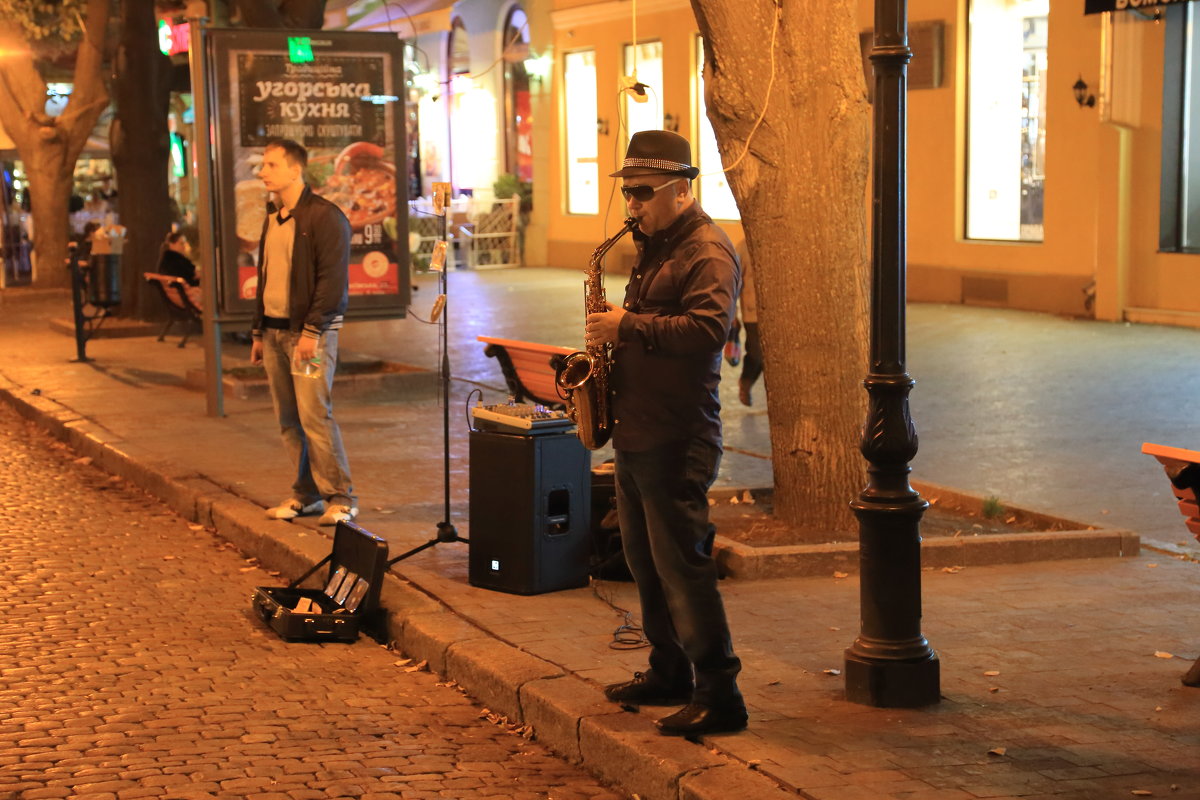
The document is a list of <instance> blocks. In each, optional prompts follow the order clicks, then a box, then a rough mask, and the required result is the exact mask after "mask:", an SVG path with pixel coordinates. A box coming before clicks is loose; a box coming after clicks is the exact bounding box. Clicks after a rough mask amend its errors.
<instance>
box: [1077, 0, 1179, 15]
mask: <svg viewBox="0 0 1200 800" xmlns="http://www.w3.org/2000/svg"><path fill="white" fill-rule="evenodd" d="M1183 2H1188V0H1084V3H1083V13H1084V14H1103V13H1104V12H1105V11H1135V10H1137V9H1147V8H1159V7H1162V6H1170V5H1175V4H1176V3H1183Z"/></svg>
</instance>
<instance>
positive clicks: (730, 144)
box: [692, 0, 869, 542]
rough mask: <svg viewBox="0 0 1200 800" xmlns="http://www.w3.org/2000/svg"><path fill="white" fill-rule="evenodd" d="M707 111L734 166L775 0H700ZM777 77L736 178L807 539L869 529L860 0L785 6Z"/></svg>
mask: <svg viewBox="0 0 1200 800" xmlns="http://www.w3.org/2000/svg"><path fill="white" fill-rule="evenodd" d="M692 8H693V10H694V11H695V14H696V20H697V22H698V24H699V27H700V32H701V34H702V35H703V36H704V47H705V57H704V87H705V100H706V102H707V106H708V116H709V119H710V120H711V122H712V125H713V129H714V131H715V132H716V136H717V142H718V144H719V146H720V150H721V154H722V159H723V160H724V163H725V165H726V167H727V168H728V167H729V166H731V165H732V164H733V162H734V160H735V159H736V158H737V157H738V155H739V154H741V153H742V150H743V147H744V146H745V143H746V140H747V137H748V136H750V132H751V129H752V128H753V126H754V123H755V120H757V119H758V116H759V114H760V113H761V112H762V109H763V103H764V101H765V100H766V94H767V92H766V89H767V85H768V82H769V80H770V76H771V58H770V56H769V54H768V53H765V52H764V49H765V48H768V47H769V44H770V41H771V31H772V27H773V25H774V23H775V15H776V9H777V6H776V4H775V3H774V2H771V0H692ZM779 14H780V20H779V25H778V31H777V34H776V35H777V41H776V46H775V81H774V85H773V88H772V91H771V97H770V102H769V105H768V106H767V111H766V116H765V117H764V119H763V121H762V123H761V125H760V126H759V127H758V129H757V131H755V132H754V134H753V138H752V140H751V144H750V149H749V152H748V153H747V154H746V156H745V158H744V159H743V160H742V161H741V162H740V164H738V165H737V166H736V167H735V168H734V169H732V170H731V171H729V173H728V175H729V183H730V186H731V188H732V190H733V194H734V197H735V198H736V199H737V203H738V208H739V209H741V213H742V224H743V226H744V228H745V231H746V244H747V246H748V249H749V253H750V258H751V260H752V262H753V264H754V270H753V279H754V281H755V289H756V290H757V293H758V313H759V329H760V332H761V336H762V345H763V356H764V362H765V372H764V380H765V383H766V390H767V405H768V409H769V412H770V429H771V451H772V459H773V463H774V469H775V514H776V516H777V517H779V518H780V519H781V520H783V521H784V522H786V523H788V524H789V526H791V527H792V528H793V529H794V530H796V531H797V532H798V534H799V536H800V538H802V539H803V540H804V541H814V542H815V541H831V540H845V539H847V538H854V537H855V536H856V530H857V525H856V524H855V521H854V516H853V514H852V513H851V511H850V507H849V503H850V501H851V500H853V499H854V498H855V497H856V496H857V495H858V493H859V492H860V491H861V490H862V487H863V484H864V482H865V464H864V462H863V459H862V456H861V455H860V454H859V451H858V444H859V440H860V437H861V429H862V424H863V420H864V419H865V417H866V395H865V393H864V391H863V388H862V380H863V376H864V375H865V374H866V369H867V332H868V319H867V277H868V274H869V273H868V265H869V261H868V255H867V224H866V206H865V193H866V184H867V168H868V146H869V132H868V127H867V124H868V107H867V102H866V89H865V84H864V81H863V73H862V60H861V55H860V52H859V48H858V33H857V27H856V23H855V17H854V14H855V4H854V3H852V2H848V0H835V2H833V3H832V4H830V3H817V2H814V0H792V1H791V2H788V3H784V4H782V11H780V12H779Z"/></svg>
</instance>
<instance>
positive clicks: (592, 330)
mask: <svg viewBox="0 0 1200 800" xmlns="http://www.w3.org/2000/svg"><path fill="white" fill-rule="evenodd" d="M604 305H605V307H606V308H607V309H608V310H607V311H601V312H598V313H595V314H588V315H587V321H586V324H585V325H584V327H583V340H584V341H585V342H586V343H587V346H588V347H597V346H602V345H606V344H616V343H617V337H618V334H617V331H618V330H619V329H620V327H621V317H623V316H625V309H623V308H621V307H620V306H614V305H613V304H612V303H605V304H604Z"/></svg>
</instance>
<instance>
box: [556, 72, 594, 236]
mask: <svg viewBox="0 0 1200 800" xmlns="http://www.w3.org/2000/svg"><path fill="white" fill-rule="evenodd" d="M563 97H564V98H565V104H566V108H565V109H564V114H565V116H566V120H567V124H566V131H567V147H566V151H567V213H568V214H598V213H600V191H599V183H600V167H599V164H598V163H597V162H596V156H597V154H598V153H599V140H600V136H599V132H598V130H597V128H596V119H597V105H596V51H594V50H579V51H577V52H574V53H567V54H566V55H565V56H564V58H563Z"/></svg>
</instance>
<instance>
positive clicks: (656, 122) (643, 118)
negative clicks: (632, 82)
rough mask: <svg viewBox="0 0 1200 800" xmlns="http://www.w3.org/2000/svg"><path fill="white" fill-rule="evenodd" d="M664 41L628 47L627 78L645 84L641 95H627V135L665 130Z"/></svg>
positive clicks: (626, 55)
mask: <svg viewBox="0 0 1200 800" xmlns="http://www.w3.org/2000/svg"><path fill="white" fill-rule="evenodd" d="M662 57H663V49H662V42H642V43H641V44H639V45H637V46H636V47H634V46H633V45H628V44H627V45H625V75H626V76H628V77H631V78H636V79H637V80H638V82H640V83H643V84H645V87H646V88H645V89H643V90H641V92H640V93H639V94H636V95H634V94H626V96H625V136H626V139H628V137H630V136H633V135H634V134H635V133H637V132H638V131H649V130H662V126H663V97H662V86H663V61H662Z"/></svg>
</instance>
